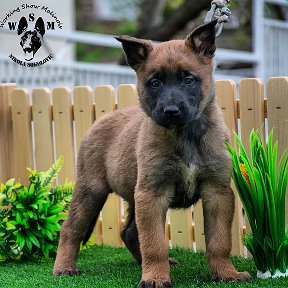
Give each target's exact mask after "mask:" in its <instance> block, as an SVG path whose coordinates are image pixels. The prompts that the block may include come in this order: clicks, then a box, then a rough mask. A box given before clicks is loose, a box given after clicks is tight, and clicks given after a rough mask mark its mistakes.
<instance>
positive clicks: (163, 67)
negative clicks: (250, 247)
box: [54, 21, 250, 288]
mask: <svg viewBox="0 0 288 288" xmlns="http://www.w3.org/2000/svg"><path fill="white" fill-rule="evenodd" d="M215 25H216V21H212V22H210V23H207V24H204V25H202V26H200V27H198V28H196V29H195V30H194V31H193V32H192V33H191V34H189V35H188V36H187V38H186V39H185V40H172V41H168V42H163V43H160V44H155V43H152V42H151V41H147V40H141V39H136V38H132V37H128V36H122V37H117V38H116V39H117V40H118V41H120V42H121V43H122V45H123V49H124V51H125V54H126V56H127V62H128V64H129V65H130V66H131V67H132V68H133V69H134V70H135V71H136V73H137V78H138V86H137V88H138V95H139V101H140V107H133V108H128V109H124V110H118V111H115V112H112V113H110V114H107V115H106V116H104V117H102V118H101V119H100V120H99V121H97V122H96V123H95V124H94V125H93V126H92V128H91V129H90V131H89V132H88V134H87V135H86V137H85V138H84V140H83V142H82V145H81V149H80V152H79V157H78V167H77V169H78V170H77V171H78V172H77V173H78V174H77V183H76V187H75V192H74V195H73V200H72V203H71V207H70V212H69V217H68V219H67V220H66V221H65V222H64V224H63V227H62V231H61V239H60V243H59V249H58V254H57V258H56V262H55V266H54V275H60V274H68V275H74V274H78V270H77V268H76V265H75V261H76V257H77V254H78V251H79V246H80V242H81V241H82V242H84V243H85V242H86V241H87V240H88V239H89V237H90V235H91V232H92V230H93V227H94V225H95V222H96V220H97V217H98V215H99V212H100V210H101V209H102V207H103V205H104V203H105V201H106V199H107V196H108V194H109V193H111V192H112V191H114V192H115V193H117V194H118V195H120V196H121V197H123V198H124V199H125V200H126V201H127V202H128V204H129V208H128V217H127V221H126V223H125V227H124V229H123V231H122V232H121V237H122V239H123V241H124V243H125V245H126V246H127V248H128V249H129V250H130V252H131V253H132V255H133V256H134V258H135V259H136V260H137V261H138V262H139V263H142V279H141V281H140V284H139V287H158V288H160V287H172V286H171V281H170V276H169V269H170V266H169V258H168V243H167V241H166V240H165V231H164V230H165V228H164V227H165V225H164V224H165V219H166V212H167V210H168V208H187V207H189V206H191V205H192V204H193V203H195V202H196V201H197V200H198V199H199V198H201V199H202V201H203V209H204V220H205V237H206V247H207V257H208V262H209V266H210V270H211V277H212V279H213V280H224V281H228V280H246V279H249V278H250V275H249V274H248V273H247V272H242V273H240V272H237V271H236V269H235V268H234V267H233V265H232V263H231V261H230V259H229V255H230V251H231V224H232V219H233V213H234V194H233V191H232V190H231V188H230V180H231V166H232V165H231V160H230V158H229V156H228V153H227V151H226V146H225V141H227V139H228V132H227V128H226V126H225V124H224V121H223V117H222V115H221V111H220V110H219V109H218V107H217V105H216V103H215V89H214V80H213V69H214V64H213V55H214V52H215ZM199 269H201V268H200V267H199Z"/></svg>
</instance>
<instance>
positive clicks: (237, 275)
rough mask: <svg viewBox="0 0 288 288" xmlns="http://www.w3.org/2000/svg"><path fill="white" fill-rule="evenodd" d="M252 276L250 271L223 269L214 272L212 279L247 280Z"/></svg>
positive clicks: (225, 280)
mask: <svg viewBox="0 0 288 288" xmlns="http://www.w3.org/2000/svg"><path fill="white" fill-rule="evenodd" d="M251 278H252V277H251V275H250V274H249V273H248V272H237V271H222V272H218V273H217V272H216V273H214V274H212V276H211V279H212V280H213V281H224V282H229V281H247V280H250V279H251Z"/></svg>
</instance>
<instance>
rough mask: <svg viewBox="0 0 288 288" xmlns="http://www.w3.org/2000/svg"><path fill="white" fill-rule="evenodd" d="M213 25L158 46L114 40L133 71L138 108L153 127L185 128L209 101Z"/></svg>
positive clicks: (121, 38) (213, 48) (214, 23)
mask: <svg viewBox="0 0 288 288" xmlns="http://www.w3.org/2000/svg"><path fill="white" fill-rule="evenodd" d="M216 24H217V21H212V22H209V23H206V24H204V25H202V26H199V27H197V28H196V29H195V30H194V31H193V32H192V33H190V34H189V35H188V36H187V37H186V39H185V40H171V41H167V42H163V43H159V44H156V43H152V42H151V41H148V40H142V39H137V38H133V37H129V36H121V37H116V39H117V40H118V41H120V42H121V43H122V46H123V49H124V51H125V54H126V59H127V62H128V64H129V65H130V66H131V67H132V68H133V69H134V70H135V71H136V74H137V78H138V93H139V100H140V103H141V106H142V108H143V109H144V111H145V112H146V113H147V115H148V116H150V117H151V118H152V119H153V120H154V121H155V122H156V123H157V124H159V125H162V126H165V127H167V128H171V127H180V126H184V125H186V124H189V123H191V121H193V120H195V119H196V118H198V117H199V116H200V115H201V113H202V112H203V110H204V109H205V107H206V106H207V105H208V104H209V102H210V101H212V100H213V97H214V96H213V91H214V81H213V70H214V64H213V56H214V52H215V49H216V46H215V25H216Z"/></svg>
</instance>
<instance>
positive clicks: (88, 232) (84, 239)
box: [82, 215, 98, 245]
mask: <svg viewBox="0 0 288 288" xmlns="http://www.w3.org/2000/svg"><path fill="white" fill-rule="evenodd" d="M97 218H98V215H96V216H95V217H94V218H93V219H92V220H91V222H90V224H89V226H88V228H87V230H86V233H85V236H84V238H83V241H82V244H83V245H85V244H86V243H87V242H88V240H89V238H90V236H91V234H92V232H93V230H94V227H95V224H96V221H97Z"/></svg>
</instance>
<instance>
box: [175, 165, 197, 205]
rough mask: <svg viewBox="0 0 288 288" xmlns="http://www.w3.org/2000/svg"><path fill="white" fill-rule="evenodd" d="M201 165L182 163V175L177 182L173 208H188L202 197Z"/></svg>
mask: <svg viewBox="0 0 288 288" xmlns="http://www.w3.org/2000/svg"><path fill="white" fill-rule="evenodd" d="M200 170H201V169H200V166H199V165H197V164H196V163H189V164H188V165H187V164H184V163H181V169H180V177H179V180H178V181H177V182H176V184H175V190H174V196H173V201H172V204H171V208H187V207H189V206H191V205H192V204H193V203H195V202H197V201H198V200H199V197H200V191H199V190H200V185H199V184H200Z"/></svg>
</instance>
